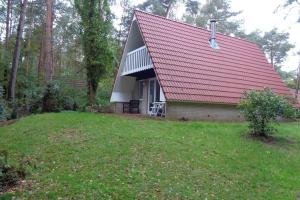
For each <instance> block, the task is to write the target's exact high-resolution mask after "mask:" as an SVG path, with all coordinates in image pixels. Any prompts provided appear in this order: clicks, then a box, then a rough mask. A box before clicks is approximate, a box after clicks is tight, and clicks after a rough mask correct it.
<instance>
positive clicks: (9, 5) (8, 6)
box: [5, 0, 11, 49]
mask: <svg viewBox="0 0 300 200" xmlns="http://www.w3.org/2000/svg"><path fill="white" fill-rule="evenodd" d="M10 10H11V0H7V11H6V33H5V48H6V49H8V40H9V35H10Z"/></svg>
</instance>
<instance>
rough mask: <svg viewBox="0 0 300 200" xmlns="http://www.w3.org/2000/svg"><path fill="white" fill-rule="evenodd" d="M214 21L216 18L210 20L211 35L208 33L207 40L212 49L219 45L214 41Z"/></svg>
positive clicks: (217, 47)
mask: <svg viewBox="0 0 300 200" xmlns="http://www.w3.org/2000/svg"><path fill="white" fill-rule="evenodd" d="M216 22H217V20H215V19H211V20H210V30H211V35H210V38H209V40H208V42H209V45H210V46H211V48H213V49H219V45H218V44H217V41H216Z"/></svg>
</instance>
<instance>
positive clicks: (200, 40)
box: [135, 11, 291, 104]
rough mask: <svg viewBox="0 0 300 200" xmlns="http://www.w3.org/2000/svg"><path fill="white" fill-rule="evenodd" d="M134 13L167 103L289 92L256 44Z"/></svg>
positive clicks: (236, 100)
mask: <svg viewBox="0 0 300 200" xmlns="http://www.w3.org/2000/svg"><path fill="white" fill-rule="evenodd" d="M135 16H136V18H137V22H138V25H139V28H140V31H141V33H142V36H143V38H144V41H145V44H146V46H147V48H148V51H149V54H150V56H151V58H152V62H153V65H154V70H155V72H156V74H157V78H158V79H159V82H160V84H161V87H162V89H163V91H164V94H165V97H166V99H167V100H168V101H189V102H190V101H192V102H207V103H221V104H222V103H223V104H237V103H239V101H240V99H241V97H242V96H243V92H244V91H245V90H251V89H252V90H253V89H254V90H261V89H263V88H265V87H269V88H272V89H273V91H274V92H276V93H278V94H282V95H289V96H290V95H291V93H290V91H289V89H288V88H287V87H286V86H284V84H283V82H282V80H281V79H280V77H279V75H278V74H277V73H276V72H275V70H274V69H273V67H272V66H271V65H270V64H269V63H268V62H267V59H266V57H265V56H264V55H263V53H262V52H261V51H260V49H259V48H258V47H257V45H256V44H255V43H252V42H249V41H246V40H242V39H238V38H234V37H230V36H226V35H223V34H220V33H218V34H217V36H216V38H217V42H218V44H219V46H220V49H212V48H211V47H210V45H209V43H208V39H209V37H210V31H208V30H206V29H202V28H197V27H194V26H191V25H187V24H184V23H179V22H176V21H173V20H169V19H165V18H163V17H160V16H156V15H152V14H148V13H145V12H141V11H136V12H135Z"/></svg>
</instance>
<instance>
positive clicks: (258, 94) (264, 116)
mask: <svg viewBox="0 0 300 200" xmlns="http://www.w3.org/2000/svg"><path fill="white" fill-rule="evenodd" d="M239 108H240V109H241V110H242V113H243V115H244V117H245V119H246V120H247V121H248V122H249V128H250V134H252V135H255V136H263V137H267V136H269V135H270V134H272V133H274V131H275V130H276V129H275V128H274V126H272V124H273V123H274V122H277V121H278V120H279V119H280V118H295V110H294V108H293V107H292V105H291V104H290V103H289V102H288V101H287V100H286V99H285V98H284V97H283V96H279V95H275V94H274V93H273V92H272V90H271V89H269V88H266V89H264V90H263V91H253V90H251V91H248V92H245V94H244V99H242V100H241V102H240V105H239Z"/></svg>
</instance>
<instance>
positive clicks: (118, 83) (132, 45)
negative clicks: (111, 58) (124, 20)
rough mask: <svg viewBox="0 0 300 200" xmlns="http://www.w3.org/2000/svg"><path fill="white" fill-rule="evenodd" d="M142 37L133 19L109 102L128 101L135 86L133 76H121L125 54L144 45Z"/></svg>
mask: <svg viewBox="0 0 300 200" xmlns="http://www.w3.org/2000/svg"><path fill="white" fill-rule="evenodd" d="M144 45H145V44H144V41H143V38H142V36H141V34H140V31H139V28H138V25H137V22H136V20H135V18H134V19H133V22H132V25H131V28H130V31H129V35H128V38H127V42H126V45H125V49H124V51H123V55H122V59H121V63H120V67H119V70H118V74H117V77H116V80H115V85H114V88H113V92H112V95H111V99H110V102H129V101H130V99H131V98H132V97H131V96H132V90H133V89H134V86H135V81H136V78H135V77H129V76H121V73H122V71H123V67H124V65H125V60H126V55H127V54H128V53H129V52H130V51H133V50H135V49H137V48H139V47H142V46H144Z"/></svg>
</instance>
